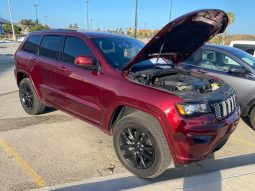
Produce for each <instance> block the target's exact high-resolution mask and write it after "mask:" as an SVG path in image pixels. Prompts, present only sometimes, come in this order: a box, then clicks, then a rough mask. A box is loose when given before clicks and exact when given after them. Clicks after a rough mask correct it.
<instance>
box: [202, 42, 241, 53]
mask: <svg viewBox="0 0 255 191" xmlns="http://www.w3.org/2000/svg"><path fill="white" fill-rule="evenodd" d="M204 47H205V48H206V47H208V48H215V49H218V50H223V51H227V52H230V53H231V52H236V51H242V50H240V49H238V48H235V47H231V46H226V45H216V44H205V45H204Z"/></svg>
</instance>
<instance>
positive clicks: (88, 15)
mask: <svg viewBox="0 0 255 191" xmlns="http://www.w3.org/2000/svg"><path fill="white" fill-rule="evenodd" d="M86 3H87V29H88V30H89V0H87V1H86Z"/></svg>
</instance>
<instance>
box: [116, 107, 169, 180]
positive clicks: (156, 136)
mask: <svg viewBox="0 0 255 191" xmlns="http://www.w3.org/2000/svg"><path fill="white" fill-rule="evenodd" d="M113 142H114V148H115V151H116V153H117V156H118V158H119V160H120V161H121V163H122V164H123V165H124V166H125V167H126V168H127V169H128V170H129V171H130V172H132V173H133V174H135V175H137V176H139V177H141V178H154V177H157V176H159V175H160V174H162V173H163V172H164V171H165V170H166V168H167V167H168V166H169V164H170V162H171V161H172V156H171V154H170V150H169V147H168V143H167V141H166V138H165V136H164V133H163V131H162V129H161V126H160V124H159V123H158V121H157V120H156V119H155V118H154V117H152V116H151V115H149V114H146V113H144V112H139V111H137V112H134V113H131V114H129V115H127V116H125V117H123V118H122V119H120V120H119V121H118V122H117V124H116V126H115V128H114V131H113Z"/></svg>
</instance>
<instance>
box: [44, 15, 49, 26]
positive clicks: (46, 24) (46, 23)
mask: <svg viewBox="0 0 255 191" xmlns="http://www.w3.org/2000/svg"><path fill="white" fill-rule="evenodd" d="M44 18H45V26H48V16H44Z"/></svg>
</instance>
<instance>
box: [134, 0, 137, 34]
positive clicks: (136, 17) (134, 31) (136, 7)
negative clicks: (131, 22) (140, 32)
mask: <svg viewBox="0 0 255 191" xmlns="http://www.w3.org/2000/svg"><path fill="white" fill-rule="evenodd" d="M137 14H138V0H136V3H135V31H134V37H135V38H136V36H137V34H136V33H137V24H138V23H137V19H138V18H137Z"/></svg>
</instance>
